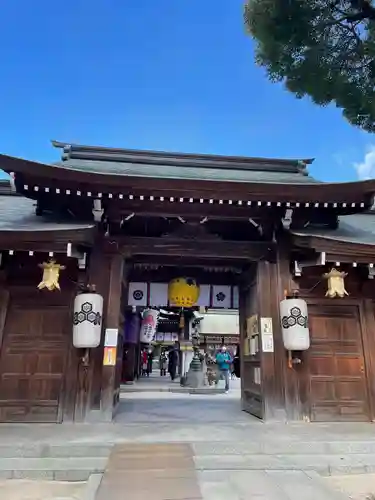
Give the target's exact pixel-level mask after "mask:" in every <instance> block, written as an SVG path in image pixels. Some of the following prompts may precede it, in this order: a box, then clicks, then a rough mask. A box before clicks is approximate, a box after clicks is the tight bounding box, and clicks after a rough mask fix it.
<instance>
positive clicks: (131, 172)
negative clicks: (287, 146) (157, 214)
mask: <svg viewBox="0 0 375 500" xmlns="http://www.w3.org/2000/svg"><path fill="white" fill-rule="evenodd" d="M55 166H57V167H60V168H64V169H69V170H74V171H77V172H85V173H92V174H104V175H118V176H130V177H148V178H159V179H184V180H205V181H228V182H249V183H254V182H259V183H270V184H279V183H280V184H311V183H314V184H316V183H317V182H318V181H316V180H315V179H313V178H312V177H310V176H308V175H302V174H300V173H292V172H282V171H281V172H275V171H272V170H262V168H261V166H259V170H255V169H254V170H242V169H235V168H228V169H224V168H220V169H218V168H214V167H212V168H207V167H194V166H191V167H186V166H183V167H181V166H178V165H162V164H159V165H154V164H142V165H140V164H138V163H128V162H113V161H94V160H79V159H71V160H67V161H63V162H58V163H55Z"/></svg>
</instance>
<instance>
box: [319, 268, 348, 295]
mask: <svg viewBox="0 0 375 500" xmlns="http://www.w3.org/2000/svg"><path fill="white" fill-rule="evenodd" d="M347 275H348V273H345V272H341V271H338V270H337V269H335V268H334V267H333V268H332V269H331V270H330V272H329V273H325V274H323V278H325V279H326V280H327V281H328V290H327V292H326V297H329V298H331V299H333V298H334V297H341V298H342V297H345V295H349V294H348V292H347V291H346V290H345V282H344V278H346V276H347Z"/></svg>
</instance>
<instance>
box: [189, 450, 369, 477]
mask: <svg viewBox="0 0 375 500" xmlns="http://www.w3.org/2000/svg"><path fill="white" fill-rule="evenodd" d="M194 461H195V466H196V469H197V470H198V471H209V470H211V471H236V470H238V471H241V470H242V471H244V470H267V471H283V470H291V471H293V470H302V471H315V472H317V473H319V474H320V475H322V476H332V475H339V474H347V475H349V474H366V473H373V472H375V454H351V455H339V454H336V455H328V454H325V455H318V454H312V455H303V454H289V455H282V454H278V455H276V454H275V455H266V454H260V455H257V454H250V455H247V454H242V455H239V454H237V455H230V454H220V455H195V457H194Z"/></svg>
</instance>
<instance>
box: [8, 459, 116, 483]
mask: <svg viewBox="0 0 375 500" xmlns="http://www.w3.org/2000/svg"><path fill="white" fill-rule="evenodd" d="M107 462H108V458H106V457H105V458H104V457H99V458H92V457H91V458H87V457H86V458H50V457H48V458H46V457H44V458H0V478H1V479H43V480H55V481H87V480H88V479H89V477H90V476H91V474H103V472H104V470H105V468H106V465H107Z"/></svg>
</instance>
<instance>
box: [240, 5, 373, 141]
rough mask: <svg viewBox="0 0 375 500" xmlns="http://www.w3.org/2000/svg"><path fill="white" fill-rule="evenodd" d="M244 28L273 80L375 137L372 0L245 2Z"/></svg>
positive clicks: (299, 96)
mask: <svg viewBox="0 0 375 500" xmlns="http://www.w3.org/2000/svg"><path fill="white" fill-rule="evenodd" d="M245 23H246V26H247V28H248V30H249V32H250V34H251V35H252V36H253V38H254V40H255V43H256V61H257V63H258V64H259V65H261V66H263V67H265V68H266V70H267V73H268V76H269V78H270V80H271V81H274V82H275V81H276V82H280V81H282V82H284V83H285V84H286V87H287V89H288V90H289V91H290V92H293V93H294V94H295V95H296V96H297V97H298V98H302V97H304V96H306V95H308V96H310V97H311V98H312V100H313V101H314V102H315V103H316V104H319V105H322V106H324V105H327V104H329V103H331V102H333V103H335V104H336V106H337V107H338V108H341V109H342V110H343V115H344V116H345V118H346V119H347V120H348V121H349V122H350V123H352V124H354V125H357V126H359V127H361V128H363V129H364V130H367V131H369V132H375V88H374V84H375V7H374V2H373V0H247V4H246V6H245Z"/></svg>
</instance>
